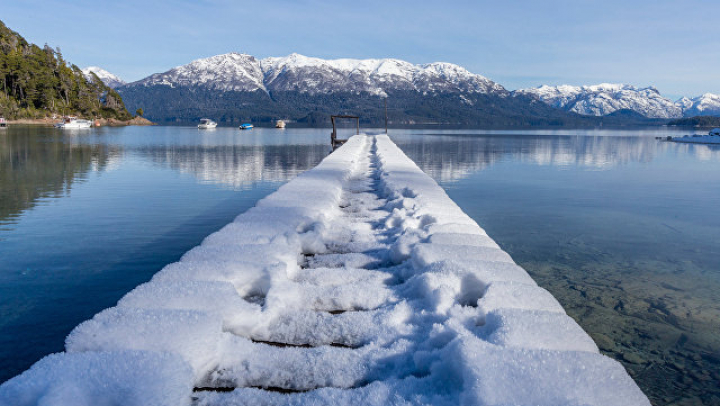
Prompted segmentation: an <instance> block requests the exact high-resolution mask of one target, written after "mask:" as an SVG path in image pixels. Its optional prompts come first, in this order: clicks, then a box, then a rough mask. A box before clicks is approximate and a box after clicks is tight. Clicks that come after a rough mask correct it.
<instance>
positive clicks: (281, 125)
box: [275, 120, 285, 128]
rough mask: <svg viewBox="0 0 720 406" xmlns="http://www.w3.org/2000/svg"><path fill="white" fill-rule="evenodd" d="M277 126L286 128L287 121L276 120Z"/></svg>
mask: <svg viewBox="0 0 720 406" xmlns="http://www.w3.org/2000/svg"><path fill="white" fill-rule="evenodd" d="M275 128H285V121H283V120H278V121H276V122H275Z"/></svg>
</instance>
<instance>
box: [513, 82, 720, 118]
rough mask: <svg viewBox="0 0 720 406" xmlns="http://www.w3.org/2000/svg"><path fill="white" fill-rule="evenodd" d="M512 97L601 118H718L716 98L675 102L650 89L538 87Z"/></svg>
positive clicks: (707, 95) (608, 85)
mask: <svg viewBox="0 0 720 406" xmlns="http://www.w3.org/2000/svg"><path fill="white" fill-rule="evenodd" d="M515 93H516V94H526V95H531V96H534V97H537V98H538V99H540V100H542V101H544V102H545V103H547V104H549V105H551V106H553V107H556V108H559V109H563V110H566V111H573V112H575V113H578V114H584V115H593V116H604V115H607V114H611V113H613V112H615V111H618V110H623V109H627V110H632V111H634V112H636V113H639V114H641V115H643V116H645V117H648V118H664V119H672V118H680V117H692V116H707V115H720V96H718V95H714V94H712V93H705V94H703V95H701V96H698V97H695V98H692V99H690V98H687V97H683V98H681V99H680V100H678V101H676V102H672V101H670V100H669V99H667V98H665V97H663V96H662V95H661V94H660V92H659V91H658V90H657V89H655V88H654V87H645V88H637V87H634V86H631V85H624V84H611V83H601V84H599V85H593V86H569V85H562V86H546V85H544V86H540V87H536V88H531V89H520V90H516V91H515Z"/></svg>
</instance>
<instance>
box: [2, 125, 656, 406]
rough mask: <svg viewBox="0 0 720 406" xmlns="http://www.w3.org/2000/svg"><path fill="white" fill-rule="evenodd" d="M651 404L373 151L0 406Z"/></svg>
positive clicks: (130, 307) (228, 236)
mask: <svg viewBox="0 0 720 406" xmlns="http://www.w3.org/2000/svg"><path fill="white" fill-rule="evenodd" d="M37 404H42V405H75V406H77V405H106V404H107V405H115V404H118V405H119V404H122V405H168V406H170V405H172V406H178V405H191V404H192V405H203V406H210V405H276V404H293V405H300V404H312V405H391V404H432V405H443V404H447V405H457V404H462V405H548V406H550V405H552V406H558V405H603V406H607V405H614V406H617V405H649V402H648V400H647V398H646V397H645V395H644V394H643V393H642V392H641V391H640V389H639V388H638V387H637V385H636V384H635V382H634V381H633V380H632V379H631V378H630V377H629V375H628V374H627V373H626V372H625V370H624V369H623V367H622V366H621V365H620V364H619V363H617V362H615V361H613V360H612V359H609V358H607V357H605V356H603V355H601V354H600V353H599V352H598V349H597V346H596V345H595V343H594V342H593V340H592V339H591V338H590V337H589V336H588V335H587V334H586V333H585V332H584V331H583V330H582V329H581V328H580V327H579V326H578V325H577V324H576V323H575V322H574V321H573V320H572V319H571V318H570V317H568V316H567V315H566V314H565V312H564V310H563V309H562V307H561V306H560V305H559V304H558V302H557V301H556V300H555V298H554V297H553V296H552V295H551V294H550V293H548V292H547V291H546V290H544V289H542V288H540V287H538V286H537V285H536V284H535V282H534V281H533V280H532V279H531V278H530V276H529V275H528V274H527V273H526V272H525V271H524V270H523V269H522V268H520V267H519V266H517V265H516V264H515V263H514V262H513V260H512V258H511V257H510V256H509V255H508V254H507V253H505V252H504V251H502V250H501V249H500V248H499V247H498V245H497V244H496V243H495V242H494V241H493V240H492V239H491V238H490V237H488V236H487V234H486V233H485V232H484V231H483V230H482V229H481V228H480V227H479V226H478V225H477V224H476V223H475V222H474V221H473V220H472V219H470V218H469V217H468V216H467V215H465V214H464V213H463V212H462V210H460V208H459V207H458V206H457V205H456V204H455V203H454V202H453V201H452V200H451V199H450V198H449V197H448V196H447V195H446V194H445V192H444V191H443V190H442V189H441V188H440V187H439V186H438V185H437V184H436V183H435V182H434V181H433V180H432V179H431V178H430V177H428V176H427V175H426V174H424V173H423V172H422V171H421V170H420V169H419V168H418V167H417V166H416V165H415V164H414V163H413V162H412V161H411V160H410V159H409V158H407V157H406V156H405V155H404V154H403V153H402V151H401V150H400V149H399V148H398V147H397V146H396V145H395V144H394V143H393V142H392V141H391V140H390V138H388V137H387V136H386V135H376V136H365V135H358V136H354V137H352V138H351V139H350V140H349V141H348V142H347V143H346V144H345V145H344V146H342V147H341V148H339V149H338V150H337V151H335V152H334V153H333V154H331V155H330V156H328V157H327V158H326V159H325V160H324V161H323V162H322V163H321V164H320V165H318V166H317V167H316V168H314V169H312V170H310V171H307V172H305V173H303V174H302V175H300V176H298V177H297V178H296V179H294V180H292V181H290V182H289V183H287V184H285V185H284V186H282V187H281V188H280V189H279V190H278V191H277V192H275V193H273V194H272V195H270V196H268V197H266V198H265V199H263V200H261V201H260V202H259V203H258V204H257V206H256V207H254V208H253V209H251V210H249V211H247V212H246V213H244V214H242V215H240V216H238V217H237V219H236V220H235V221H234V222H233V223H231V224H229V225H227V226H226V227H224V228H223V229H221V230H220V231H218V232H216V233H214V234H212V235H210V236H209V237H207V238H206V239H205V241H204V242H203V243H202V245H200V246H198V247H196V248H194V249H192V250H191V251H189V252H188V253H186V254H185V255H184V256H183V258H182V259H181V261H179V262H177V263H174V264H170V265H168V266H166V267H165V268H164V269H163V270H161V271H160V272H158V273H157V274H156V275H155V276H154V277H153V279H152V280H151V281H150V282H148V283H146V284H143V285H140V286H139V287H137V288H136V289H135V290H133V291H131V292H130V293H128V294H127V295H126V296H125V297H124V298H122V299H121V300H120V301H119V302H118V304H117V306H116V307H113V308H110V309H107V310H104V311H102V312H100V313H99V314H97V315H96V316H95V317H94V318H92V319H91V320H88V321H86V322H84V323H82V324H80V325H79V326H77V327H76V328H75V330H74V331H73V332H72V333H71V334H70V335H69V336H68V338H67V341H66V352H64V353H60V354H54V355H50V356H48V357H46V358H44V359H43V360H41V361H39V362H38V363H36V364H35V365H34V366H33V367H32V368H31V369H30V370H28V371H26V372H25V373H23V374H21V375H19V376H17V377H15V378H13V379H11V380H10V381H8V382H6V383H5V384H3V385H2V386H0V405H3V406H5V405H13V406H23V405H37Z"/></svg>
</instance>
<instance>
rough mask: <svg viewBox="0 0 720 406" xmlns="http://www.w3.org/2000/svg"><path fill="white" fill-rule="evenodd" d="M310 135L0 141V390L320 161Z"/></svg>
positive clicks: (193, 133)
mask: <svg viewBox="0 0 720 406" xmlns="http://www.w3.org/2000/svg"><path fill="white" fill-rule="evenodd" d="M328 138H329V137H328V132H327V131H322V132H320V131H317V130H291V129H288V130H283V131H281V130H274V129H273V130H269V129H267V130H263V129H256V130H253V131H247V132H240V131H238V130H237V129H229V128H228V129H216V130H214V131H198V130H197V129H196V128H177V127H144V128H143V127H126V128H102V129H93V130H83V131H77V132H75V133H67V132H66V133H63V132H61V131H59V130H55V129H51V128H32V127H25V128H21V127H11V128H10V129H9V130H3V132H2V133H0V298H1V299H0V382H2V381H5V380H6V379H8V378H10V377H12V376H13V375H15V374H17V373H19V372H21V371H22V370H24V369H26V368H28V367H29V366H30V365H31V364H32V363H34V362H35V361H37V360H38V359H40V358H41V357H42V356H44V355H46V354H48V353H50V352H56V351H62V350H63V343H64V339H65V336H66V335H67V334H68V333H69V332H70V330H71V329H72V328H73V327H74V326H75V325H77V324H78V323H80V322H81V321H83V320H85V319H87V318H90V317H92V315H93V314H95V313H96V312H98V311H100V310H102V309H103V308H106V307H109V306H112V305H114V304H115V303H116V302H117V300H118V299H119V298H120V297H121V296H122V295H124V294H125V293H126V292H127V291H129V290H131V289H132V288H133V287H135V286H136V285H138V284H140V283H142V282H145V281H147V280H149V279H150V277H151V276H152V275H153V274H154V273H155V272H157V271H158V270H159V269H161V268H162V267H163V266H164V265H165V264H167V263H170V262H174V261H176V260H178V259H179V258H180V256H181V255H182V254H183V253H184V252H185V251H187V250H188V249H190V248H191V247H193V246H195V245H197V244H199V243H200V242H201V241H202V239H203V238H204V237H205V236H207V235H208V234H210V233H212V232H214V231H216V230H218V229H219V228H221V227H222V226H224V225H225V224H227V223H229V222H231V221H232V220H233V218H235V217H236V216H237V215H238V214H240V213H242V212H243V211H245V210H246V209H248V208H250V207H252V206H253V205H254V204H255V203H256V201H257V200H258V199H260V198H262V197H264V196H265V195H267V194H269V193H271V192H272V191H274V190H275V189H277V188H278V187H279V186H280V185H282V183H283V182H285V181H287V180H289V179H291V178H293V177H294V176H296V175H297V174H298V173H300V172H302V171H304V170H306V169H309V168H312V167H313V166H315V165H316V164H317V163H318V162H320V160H322V158H324V157H325V156H326V155H327V154H328V153H329V147H328V145H327V144H328V141H327V140H328Z"/></svg>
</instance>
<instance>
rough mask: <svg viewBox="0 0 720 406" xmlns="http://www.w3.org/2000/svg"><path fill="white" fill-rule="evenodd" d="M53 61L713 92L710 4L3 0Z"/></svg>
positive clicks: (717, 56) (15, 24)
mask: <svg viewBox="0 0 720 406" xmlns="http://www.w3.org/2000/svg"><path fill="white" fill-rule="evenodd" d="M3 3H4V4H2V6H1V7H0V10H1V14H0V19H1V20H3V21H4V22H5V24H6V25H8V26H9V27H10V28H12V29H14V30H16V31H18V32H20V33H21V34H22V35H23V36H25V37H26V38H27V39H28V40H30V41H32V42H35V43H38V44H40V45H42V44H44V43H48V44H49V45H51V46H53V47H55V46H57V47H60V48H61V49H62V52H63V54H64V56H65V57H66V59H68V60H69V61H71V62H73V63H75V64H77V65H78V66H81V67H84V66H88V65H98V66H101V67H103V68H105V69H107V70H109V71H111V72H113V73H115V74H117V75H119V76H120V77H122V78H123V79H125V80H129V81H133V80H138V79H141V78H143V77H145V76H147V75H149V74H151V73H155V72H163V71H166V70H168V69H170V68H172V67H174V66H177V65H182V64H186V63H188V62H190V61H191V60H193V59H197V58H201V57H207V56H212V55H216V54H221V53H226V52H231V51H236V52H244V53H249V54H251V55H255V56H256V57H260V58H262V57H266V56H283V55H287V54H290V53H292V52H298V53H301V54H304V55H308V56H317V57H321V58H341V57H350V58H384V57H393V58H399V59H404V60H407V61H410V62H413V63H426V62H434V61H444V62H452V63H456V64H459V65H462V66H464V67H466V68H467V69H469V70H470V71H472V72H475V73H480V74H482V75H485V76H487V77H489V78H490V79H493V80H495V81H497V82H499V83H500V84H502V85H503V86H505V87H507V88H509V89H516V88H521V87H531V86H538V85H541V84H552V85H556V84H573V85H581V84H595V83H600V82H613V83H616V82H620V83H629V84H633V85H636V86H655V87H657V88H658V89H659V90H660V91H661V92H662V93H663V95H665V96H667V97H670V98H673V99H675V98H677V97H679V96H682V95H687V96H697V95H699V94H701V93H705V92H712V93H720V31H718V25H717V22H718V16H719V15H720V2H718V1H716V0H713V1H707V0H706V1H699V0H688V1H665V0H656V1H645V0H623V1H616V0H605V1H589V0H587V1H586V0H575V1H564V0H546V1H497V0H496V1H418V0H416V1H404V0H383V1H377V0H366V1H352V2H349V1H348V2H346V1H340V0H336V1H325V0H300V1H288V0H265V1H225V0H204V1H203V0H200V1H184V0H181V1H163V0H158V1H153V0H150V1H137V0H124V1H112V2H110V1H89V0H78V1H51V0H15V1H12V0H3Z"/></svg>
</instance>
